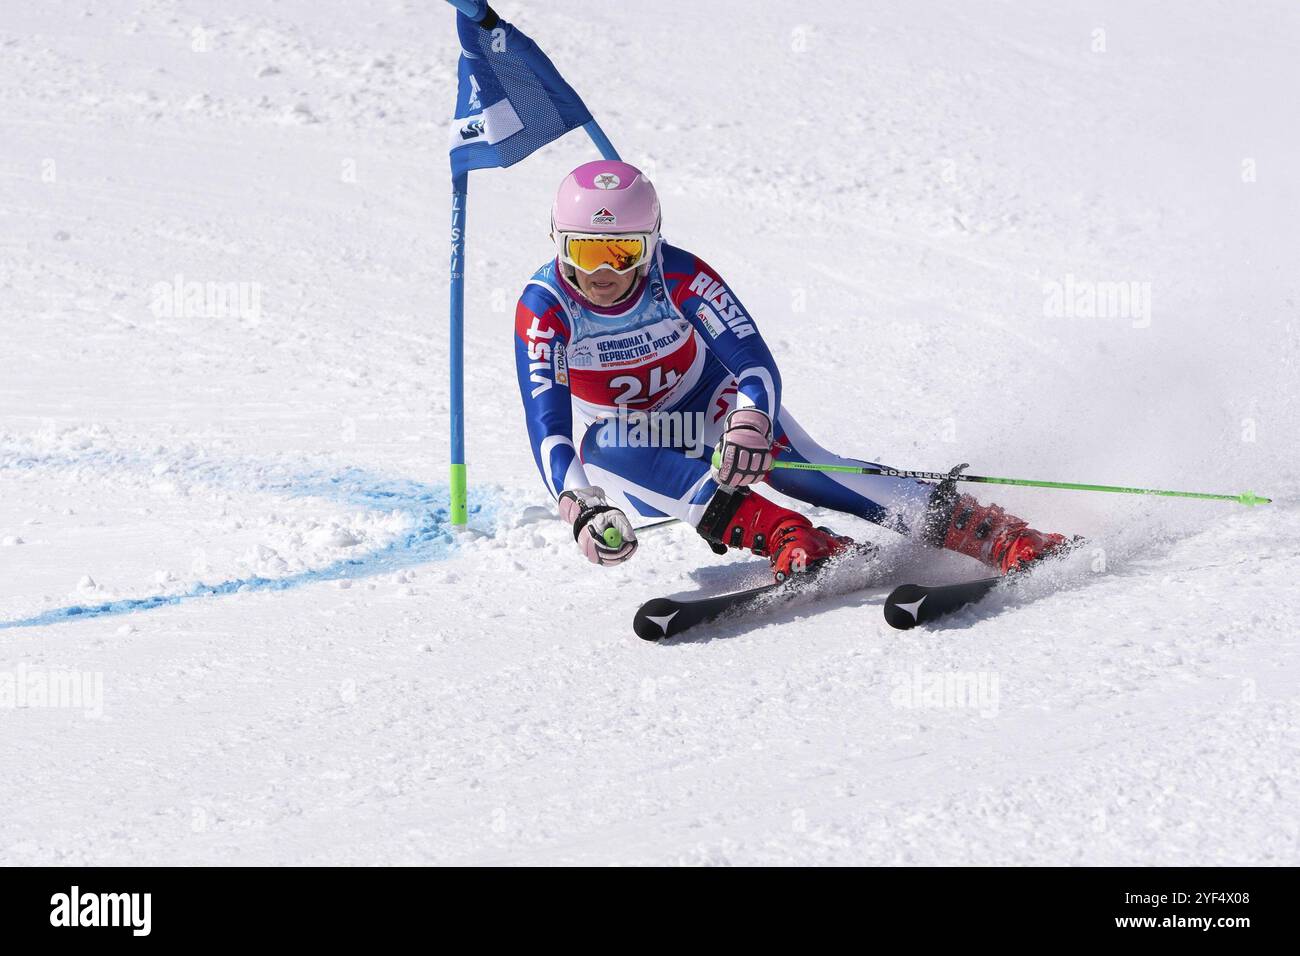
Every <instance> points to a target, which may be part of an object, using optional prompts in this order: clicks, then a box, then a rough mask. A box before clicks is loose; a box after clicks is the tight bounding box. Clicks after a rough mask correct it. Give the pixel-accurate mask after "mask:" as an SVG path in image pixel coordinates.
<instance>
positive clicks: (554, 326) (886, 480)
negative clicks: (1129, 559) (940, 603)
mask: <svg viewBox="0 0 1300 956" xmlns="http://www.w3.org/2000/svg"><path fill="white" fill-rule="evenodd" d="M660 221H661V220H660V210H659V199H658V197H657V195H656V193H655V189H654V186H653V185H652V184H651V183H650V181H649V180H648V179H647V178H646V177H645V175H644V174H642V173H641V172H640V170H638V169H636V168H635V167H633V166H630V165H628V164H627V163H622V162H615V161H611V160H599V161H596V162H591V163H585V164H584V165H582V166H579V167H578V168H577V169H575V170H574V171H573V172H572V173H570V174H569V175H568V176H566V177H565V179H564V181H563V182H562V183H561V184H560V189H559V192H558V194H557V195H556V197H555V205H554V208H553V210H552V213H551V238H552V239H553V240H554V242H555V248H556V256H555V258H554V259H553V260H551V261H550V262H548V263H547V264H546V265H544V266H542V267H541V268H540V269H538V270H537V272H536V273H534V275H533V277H532V279H530V280H529V282H528V285H527V286H526V287H525V289H524V291H523V294H522V295H521V296H520V299H519V304H518V307H517V309H516V312H515V336H516V341H515V356H516V366H517V369H518V374H519V389H520V393H521V395H522V397H523V403H524V412H525V416H526V419H527V425H528V434H529V438H530V440H531V442H532V447H533V457H534V458H535V460H536V462H537V467H538V469H539V470H540V471H541V474H542V478H543V480H544V481H545V482H546V488H547V490H548V491H549V492H550V493H551V494H552V496H554V497H556V498H557V499H558V503H559V510H560V515H561V517H563V519H564V520H565V521H567V522H569V524H570V525H571V526H572V528H573V534H574V539H575V540H576V541H577V543H578V546H579V548H580V549H581V550H582V553H583V554H584V555H585V556H586V557H587V559H588V560H590V561H592V562H594V563H596V564H602V565H612V564H619V563H621V562H623V561H626V560H627V559H628V558H630V557H631V556H632V555H633V554H634V553H635V552H636V548H637V539H636V534H635V532H634V531H633V529H632V525H631V523H630V521H629V520H628V517H627V516H628V515H629V514H636V515H639V516H641V517H643V518H662V517H667V516H672V517H675V518H679V519H681V520H682V521H684V522H686V523H688V524H689V525H691V526H692V527H694V528H696V529H697V530H698V531H699V533H700V534H701V535H702V536H703V537H704V538H705V540H706V541H708V542H709V544H710V545H711V546H712V547H713V548H714V550H715V551H718V552H719V553H723V552H725V550H726V549H727V548H728V547H730V548H744V549H748V550H749V551H752V552H753V553H754V554H757V555H761V556H766V557H768V558H769V559H770V561H771V565H772V570H773V573H774V575H775V577H776V579H777V580H778V581H779V580H784V579H786V578H787V577H788V576H789V575H790V574H791V573H793V572H796V571H800V570H804V569H805V568H807V567H809V566H811V565H813V564H815V563H816V562H820V561H823V560H825V559H826V558H829V557H831V556H832V555H835V554H837V553H839V552H841V551H843V550H844V549H845V548H847V547H849V546H851V545H852V541H851V540H850V539H848V538H844V537H840V536H838V535H835V534H833V533H831V532H830V531H828V530H827V529H824V528H816V527H813V524H812V522H811V521H809V520H808V518H806V517H805V516H803V515H801V514H799V513H798V512H795V511H792V510H790V509H788V508H784V507H782V506H781V505H779V504H777V503H776V502H774V501H772V500H771V499H769V498H767V497H764V496H763V495H762V494H760V493H759V492H758V491H757V490H756V489H755V486H756V485H758V484H759V483H762V482H766V483H767V484H768V485H769V486H770V487H771V488H773V489H775V490H776V491H778V492H780V493H781V494H784V495H787V496H789V497H791V498H795V499H798V500H800V501H805V502H807V503H809V504H812V505H816V506H819V507H824V508H830V509H833V510H836V511H842V512H847V513H849V514H853V515H857V516H858V517H860V518H865V519H866V520H868V521H873V522H876V523H879V524H881V525H884V526H886V527H889V528H893V529H894V530H897V531H899V532H902V533H904V534H911V535H913V536H915V537H916V538H918V539H920V540H922V541H924V542H926V543H928V544H931V545H935V546H939V547H943V548H947V549H949V550H952V551H957V552H959V553H961V554H965V555H969V556H971V557H973V558H976V559H978V560H980V561H982V562H983V563H984V564H986V565H989V566H991V567H993V568H996V569H998V570H999V571H1000V572H1002V573H1004V574H1005V573H1006V572H1008V571H1011V570H1013V569H1016V568H1018V567H1020V566H1022V565H1024V564H1026V563H1027V562H1031V561H1034V560H1036V559H1038V558H1040V557H1042V556H1043V555H1045V554H1048V553H1050V552H1052V551H1054V550H1056V549H1059V548H1060V547H1062V545H1064V544H1065V538H1064V537H1063V536H1062V535H1059V534H1044V533H1042V532H1039V531H1035V530H1034V529H1032V528H1030V527H1029V526H1028V525H1027V524H1026V522H1024V521H1022V520H1021V519H1020V518H1017V517H1015V516H1014V515H1010V514H1007V513H1006V512H1005V511H1004V510H1003V509H1002V508H1000V507H998V506H997V505H981V504H980V503H979V502H977V501H976V500H975V499H974V498H972V497H970V496H969V495H964V494H959V493H957V492H956V490H955V488H954V482H953V481H943V482H940V483H938V484H933V483H928V482H923V481H918V480H914V479H906V478H895V477H886V476H867V475H845V474H836V475H832V474H828V473H824V472H814V471H802V470H793V469H777V470H773V468H772V464H773V461H775V460H777V459H780V460H784V461H794V462H819V463H829V464H840V465H857V466H870V467H879V466H874V465H870V463H868V462H862V461H856V460H854V459H846V458H841V457H839V456H836V455H833V454H831V453H830V452H828V451H826V450H825V449H824V448H822V447H821V446H820V445H818V444H817V443H816V442H814V441H813V440H812V438H810V437H809V435H808V433H807V432H805V431H804V430H803V429H802V428H801V427H800V426H799V424H798V422H797V421H796V420H795V419H794V416H793V415H791V414H790V410H789V409H787V408H785V407H784V406H783V405H782V403H781V375H780V373H779V372H778V371H777V366H776V362H775V361H774V359H773V358H772V353H771V352H770V351H769V350H768V347H767V345H766V343H765V342H764V341H763V337H762V335H761V334H759V332H758V327H757V326H756V325H755V323H754V320H753V318H752V316H751V315H750V314H749V312H748V310H747V309H745V307H744V306H743V305H742V304H741V302H740V300H739V299H738V298H737V297H736V295H735V293H734V292H732V291H731V288H730V287H729V286H728V285H727V283H726V282H724V281H723V279H722V278H721V277H720V276H719V275H718V274H717V273H716V272H715V271H714V270H713V269H711V268H710V267H709V266H708V265H707V264H706V263H705V262H704V261H703V260H701V259H699V258H697V257H696V256H694V255H692V254H691V253H689V252H687V251H686V250H684V249H680V248H677V247H675V246H672V245H669V244H668V243H667V242H665V241H663V240H662V239H661V238H660V235H659V228H660ZM575 412H576V414H577V417H578V421H579V430H578V434H579V435H580V438H579V441H578V445H577V447H576V448H575V446H574V442H573V437H574V434H575V432H574V427H573V425H574V414H575ZM715 449H716V450H717V451H718V452H719V453H720V461H719V463H718V464H717V466H716V467H714V466H713V465H712V459H713V452H714V450H715ZM610 529H615V531H613V532H611V531H610Z"/></svg>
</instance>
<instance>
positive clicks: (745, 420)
mask: <svg viewBox="0 0 1300 956" xmlns="http://www.w3.org/2000/svg"><path fill="white" fill-rule="evenodd" d="M771 470H772V419H770V418H768V417H767V413H766V412H762V411H759V410H758V409H757V408H737V409H733V410H732V411H731V413H730V414H728V415H727V421H726V423H725V424H724V426H723V429H722V439H721V440H720V441H719V442H718V463H717V465H715V466H714V468H713V480H714V481H716V482H717V483H718V484H720V485H727V486H729V487H731V488H740V487H742V486H744V485H752V484H754V483H756V482H759V481H762V480H763V479H764V478H766V477H767V473H768V472H769V471H771Z"/></svg>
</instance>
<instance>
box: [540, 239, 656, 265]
mask: <svg viewBox="0 0 1300 956" xmlns="http://www.w3.org/2000/svg"><path fill="white" fill-rule="evenodd" d="M650 239H651V236H650V234H649V233H645V232H628V233H621V234H618V235H608V236H593V235H590V234H589V233H584V232H562V233H560V235H559V240H560V242H559V245H560V260H561V261H562V262H566V263H568V264H569V265H571V266H573V267H574V268H575V269H578V270H579V271H581V272H585V273H587V275H591V274H592V273H593V272H595V271H596V270H597V269H611V270H613V271H614V272H615V273H616V274H618V275H623V274H624V273H625V272H631V271H632V270H633V269H635V268H637V267H638V266H641V265H644V264H645V263H646V261H647V260H649V258H650V250H651V248H652V244H651V241H650Z"/></svg>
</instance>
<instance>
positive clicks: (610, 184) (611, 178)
mask: <svg viewBox="0 0 1300 956" xmlns="http://www.w3.org/2000/svg"><path fill="white" fill-rule="evenodd" d="M620 181H621V180H620V179H619V178H618V177H617V176H616V175H614V174H613V173H601V174H600V175H599V176H597V177H596V188H597V189H617V188H618V184H619V182H620Z"/></svg>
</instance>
